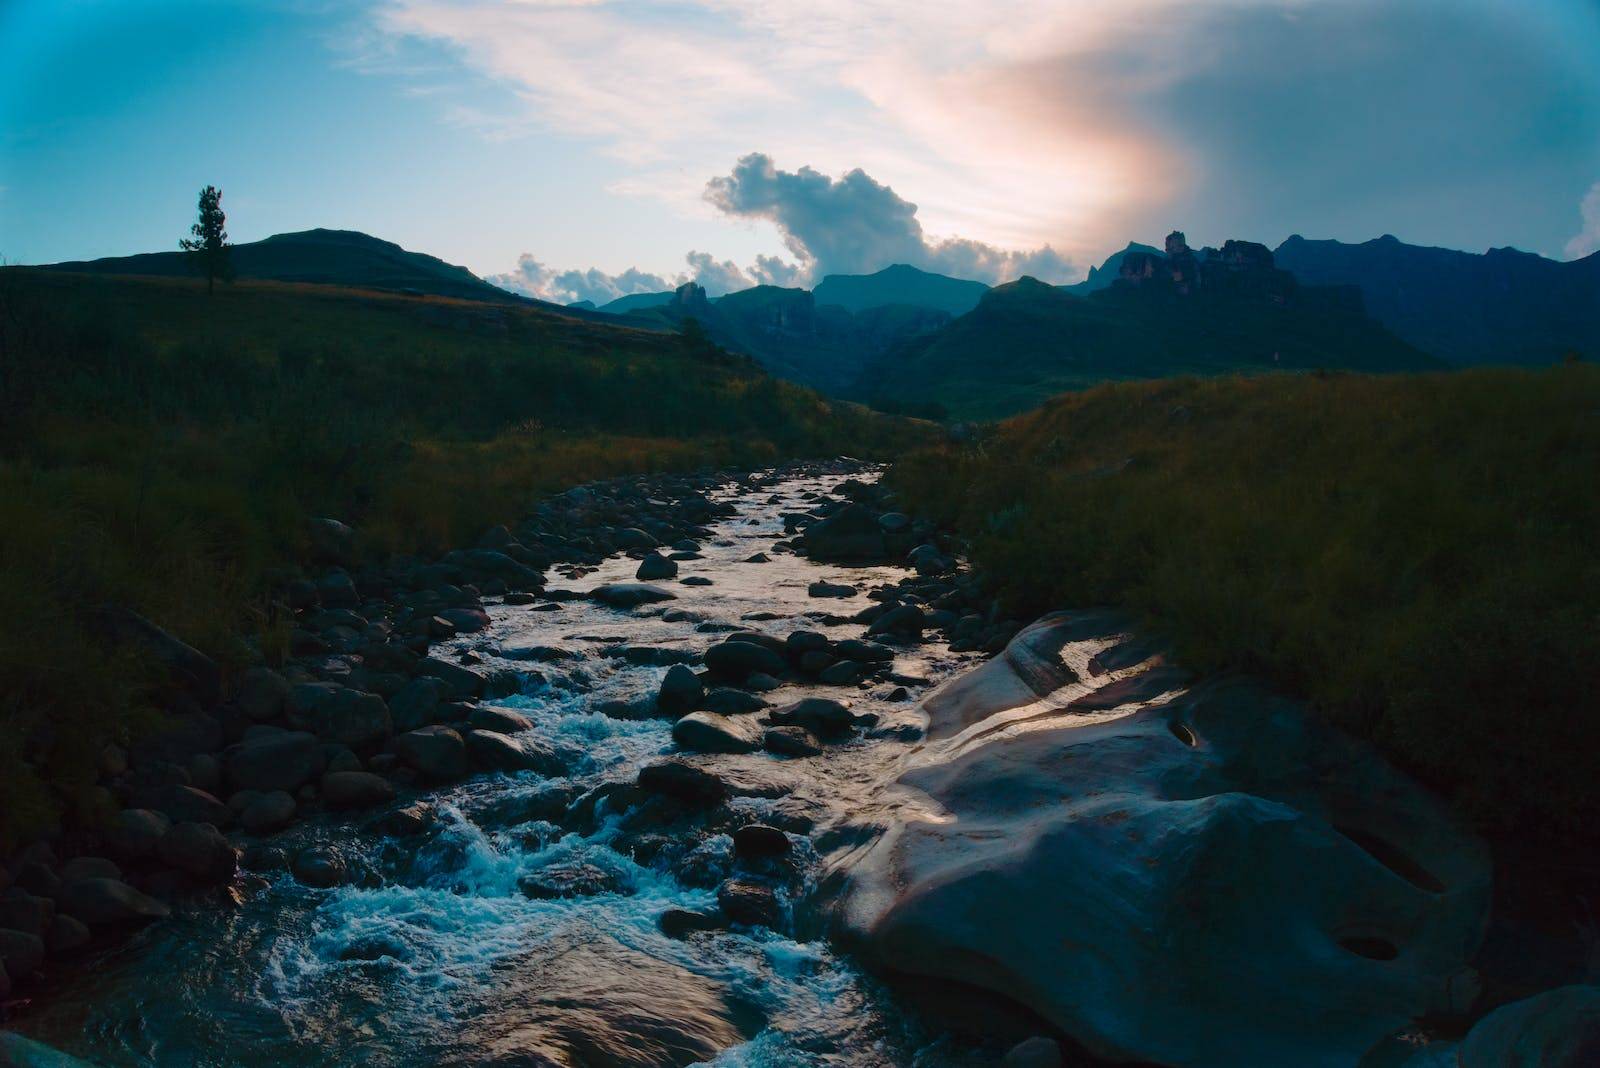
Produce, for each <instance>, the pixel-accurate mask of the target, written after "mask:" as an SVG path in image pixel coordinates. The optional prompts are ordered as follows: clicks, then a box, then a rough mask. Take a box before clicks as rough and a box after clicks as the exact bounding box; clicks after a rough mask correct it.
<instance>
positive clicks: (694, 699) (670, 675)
mask: <svg viewBox="0 0 1600 1068" xmlns="http://www.w3.org/2000/svg"><path fill="white" fill-rule="evenodd" d="M704 696H705V687H704V686H702V685H701V684H700V676H698V675H696V674H695V673H694V672H693V671H690V670H689V669H688V668H687V667H684V666H683V665H682V664H675V665H673V666H672V667H671V668H669V669H668V670H667V675H666V677H665V678H664V679H662V680H661V689H660V690H659V691H658V692H657V693H656V707H657V708H659V709H661V712H662V714H663V715H670V716H677V715H682V714H683V713H685V712H687V711H689V710H690V709H692V708H694V707H695V706H696V705H697V704H699V703H700V700H701V698H703V697H704Z"/></svg>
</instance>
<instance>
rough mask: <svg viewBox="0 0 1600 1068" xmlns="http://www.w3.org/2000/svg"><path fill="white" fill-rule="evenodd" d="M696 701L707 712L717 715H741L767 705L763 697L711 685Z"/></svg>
mask: <svg viewBox="0 0 1600 1068" xmlns="http://www.w3.org/2000/svg"><path fill="white" fill-rule="evenodd" d="M698 703H699V705H700V707H701V708H703V709H705V710H706V711H707V712H715V713H717V715H719V716H743V715H748V714H749V713H751V712H759V711H761V710H762V709H763V708H766V707H767V702H766V701H765V700H764V699H763V698H760V697H757V696H756V695H755V694H753V693H745V692H744V691H743V690H735V689H732V688H731V687H728V686H716V687H713V688H712V689H711V691H710V692H708V693H707V694H706V695H705V697H703V698H701V700H700V701H699V702H698Z"/></svg>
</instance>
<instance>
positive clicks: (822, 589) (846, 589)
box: [806, 580, 861, 597]
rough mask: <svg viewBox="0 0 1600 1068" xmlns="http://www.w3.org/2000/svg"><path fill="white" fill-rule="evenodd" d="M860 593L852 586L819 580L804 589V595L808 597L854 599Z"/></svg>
mask: <svg viewBox="0 0 1600 1068" xmlns="http://www.w3.org/2000/svg"><path fill="white" fill-rule="evenodd" d="M860 592H861V591H860V590H858V589H856V588H855V587H854V586H846V585H844V584H842V583H837V582H823V581H820V580H819V581H817V582H813V583H812V584H811V585H809V586H807V587H806V595H807V596H808V597H854V596H855V595H856V594H858V593H860Z"/></svg>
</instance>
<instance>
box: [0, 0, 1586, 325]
mask: <svg viewBox="0 0 1600 1068" xmlns="http://www.w3.org/2000/svg"><path fill="white" fill-rule="evenodd" d="M208 183H209V184H215V185H218V186H220V187H221V188H222V190H223V206H224V208H225V209H226V210H227V212H228V217H229V231H230V234H231V236H232V238H233V240H235V241H249V240H255V239H258V238H261V237H265V236H267V235H269V234H273V233H280V232H285V231H290V230H300V229H308V228H311V227H315V226H326V227H333V228H340V229H353V230H362V231H365V232H367V233H370V234H374V235H376V236H379V237H383V238H386V239H388V240H391V241H396V242H398V243H400V244H401V245H403V246H405V247H407V248H411V249H416V250H419V251H426V252H430V253H432V254H434V255H437V256H440V257H441V258H443V259H446V260H448V261H450V262H452V263H460V264H464V265H466V266H468V267H470V268H471V269H472V270H474V271H475V272H477V273H478V274H480V275H483V276H485V277H488V278H490V279H491V280H493V281H496V282H498V283H499V284H502V285H506V286H508V287H511V288H516V289H519V290H521V291H523V292H527V293H530V294H532V295H536V296H541V297H545V298H547V299H555V300H563V301H567V300H577V299H592V300H595V301H596V302H597V303H603V302H604V301H605V300H607V299H611V298H613V297H616V296H620V295H623V294H626V293H629V292H649V291H654V290H659V289H664V288H669V287H671V286H673V285H676V284H678V283H680V282H682V281H685V280H690V279H693V280H696V281H699V282H701V283H702V284H704V285H706V286H707V288H708V289H709V290H710V291H711V292H712V294H713V295H715V294H717V293H721V292H727V291H729V290H732V289H738V288H743V287H744V286H747V285H752V284H757V283H763V282H765V283H773V284H779V285H811V284H813V283H814V282H815V281H817V280H819V279H820V278H821V277H822V276H824V275H826V274H829V273H863V272H870V271H873V270H877V269H879V268H881V267H884V266H887V265H888V264H890V263H897V262H900V263H912V264H914V265H917V266H920V267H924V268H926V269H929V270H938V271H941V272H944V273H949V274H955V275H960V276H963V277H971V278H979V279H982V280H984V281H987V282H999V281H1006V280H1009V279H1012V278H1015V277H1018V276H1020V275H1022V274H1031V275H1034V276H1035V277H1039V278H1042V279H1045V280H1047V281H1052V282H1066V281H1073V280H1076V279H1077V278H1081V277H1082V275H1083V273H1084V271H1085V269H1086V268H1087V267H1088V266H1090V265H1091V264H1096V263H1099V262H1100V261H1101V260H1102V259H1104V258H1105V256H1106V255H1107V254H1109V253H1110V252H1112V251H1114V250H1116V249H1119V248H1121V247H1122V246H1123V245H1125V244H1126V243H1127V242H1128V241H1130V240H1136V241H1142V242H1146V243H1153V244H1158V245H1159V243H1160V241H1161V238H1162V237H1163V236H1164V235H1165V234H1166V233H1167V231H1169V230H1171V229H1175V228H1176V229H1182V230H1184V231H1185V232H1186V233H1187V234H1188V238H1189V242H1190V244H1191V245H1194V246H1196V247H1198V246H1200V245H1202V244H1220V243H1221V242H1222V241H1223V240H1224V239H1226V238H1230V237H1240V238H1248V239H1252V240H1259V241H1263V242H1266V243H1268V244H1270V245H1276V244H1277V243H1278V242H1280V241H1281V240H1283V239H1284V238H1285V237H1288V236H1289V235H1290V234H1294V233H1299V234H1302V235H1304V236H1306V237H1313V238H1323V237H1333V238H1339V239H1342V240H1347V241H1360V240H1366V239H1370V238H1373V237H1377V236H1379V235H1381V234H1385V233H1392V234H1395V235H1396V236H1398V237H1400V238H1401V239H1402V240H1406V241H1410V242H1414V243H1418V244H1430V245H1442V246H1446V247H1452V248H1463V249H1468V250H1471V251H1483V250H1484V249H1487V248H1489V247H1497V246H1505V245H1511V246H1515V247H1517V248H1522V249H1525V250H1528V251H1533V252H1538V253H1541V254H1544V255H1547V256H1552V257H1555V258H1561V259H1566V258H1573V257H1577V256H1581V255H1585V254H1588V253H1590V252H1593V251H1596V250H1597V249H1600V0H1115V2H1103V0H985V2H983V3H972V2H961V3H957V2H940V0H919V2H911V0H807V2H799V0H761V2H750V0H278V2H271V3H268V2H264V0H257V2H248V0H205V2H199V0H170V2H169V0H0V257H3V259H4V261H5V262H11V263H42V262H55V261H59V260H65V259H86V258H93V257H97V256H107V255H123V254H128V253H133V252H145V251H153V250H161V249H172V248H175V247H176V243H177V239H178V238H179V237H180V236H182V235H183V234H184V233H185V231H186V229H187V227H188V225H189V223H190V222H191V221H192V220H193V215H194V210H195V199H196V193H197V191H198V189H199V188H200V187H201V186H202V185H205V184H208Z"/></svg>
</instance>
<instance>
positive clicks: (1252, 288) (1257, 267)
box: [1116, 230, 1298, 304]
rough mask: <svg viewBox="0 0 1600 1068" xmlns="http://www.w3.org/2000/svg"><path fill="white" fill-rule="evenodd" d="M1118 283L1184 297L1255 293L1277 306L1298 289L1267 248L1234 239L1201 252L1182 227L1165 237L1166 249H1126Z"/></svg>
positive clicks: (1291, 298) (1287, 299) (1292, 296)
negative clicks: (1189, 240) (1277, 264)
mask: <svg viewBox="0 0 1600 1068" xmlns="http://www.w3.org/2000/svg"><path fill="white" fill-rule="evenodd" d="M1116 284H1120V285H1122V286H1123V287H1125V288H1134V289H1141V290H1150V291H1155V292H1170V293H1172V294H1174V295H1177V296H1183V297H1189V296H1197V295H1201V294H1204V295H1207V296H1241V297H1257V298H1261V299H1265V300H1271V301H1274V302H1276V303H1279V304H1285V303H1288V302H1289V301H1291V300H1293V299H1294V298H1295V295H1296V291H1297V289H1298V287H1297V286H1296V284H1295V279H1294V276H1293V275H1292V274H1290V273H1289V272H1288V271H1284V270H1279V269H1278V267H1277V266H1275V265H1274V263H1273V258H1272V250H1271V249H1269V248H1267V246H1265V245H1263V244H1261V243H1259V242H1256V241H1239V240H1235V239H1230V240H1228V241H1226V242H1224V243H1223V245H1222V248H1220V249H1215V248H1211V247H1209V246H1208V247H1206V248H1203V249H1201V250H1200V251H1199V252H1198V253H1197V252H1195V251H1194V250H1193V249H1191V248H1190V247H1189V243H1188V241H1187V240H1186V239H1185V237H1184V234H1183V231H1181V230H1174V231H1173V232H1172V233H1170V234H1168V235H1167V240H1166V251H1165V252H1154V251H1151V252H1129V253H1127V254H1126V255H1125V256H1124V257H1123V259H1122V263H1121V265H1120V268H1119V270H1118V272H1117V283H1116Z"/></svg>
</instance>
